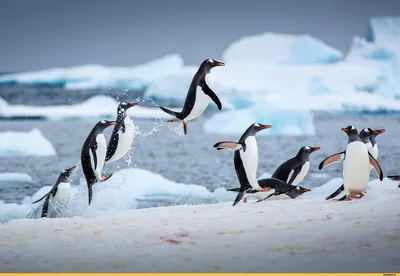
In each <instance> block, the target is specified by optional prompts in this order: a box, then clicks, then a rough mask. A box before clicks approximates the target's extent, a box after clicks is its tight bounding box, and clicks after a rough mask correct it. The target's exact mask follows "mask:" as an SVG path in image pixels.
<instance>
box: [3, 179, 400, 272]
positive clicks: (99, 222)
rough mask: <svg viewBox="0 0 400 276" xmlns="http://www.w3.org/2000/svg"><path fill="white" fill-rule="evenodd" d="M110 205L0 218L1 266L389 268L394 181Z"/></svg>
mask: <svg viewBox="0 0 400 276" xmlns="http://www.w3.org/2000/svg"><path fill="white" fill-rule="evenodd" d="M370 185H371V188H370V189H369V190H368V193H367V195H366V197H365V198H363V199H362V200H353V201H352V202H336V201H331V202H327V201H325V200H324V196H322V195H314V196H304V197H302V198H298V199H296V200H271V201H268V202H262V203H258V204H255V203H252V202H249V203H247V204H242V203H241V204H239V205H237V206H236V207H232V206H231V204H230V203H221V204H212V205H197V206H175V207H160V208H150V209H138V210H128V211H111V212H103V213H100V214H97V216H96V217H93V218H80V217H74V218H62V219H47V218H44V219H36V220H32V219H21V220H14V221H11V222H8V223H6V224H2V225H0V235H1V237H2V242H1V246H0V254H1V256H2V258H1V259H0V267H1V272H25V271H27V272H28V271H32V272H119V271H124V272H389V271H391V272H395V271H398V270H399V264H400V255H399V254H398V253H399V248H400V224H399V223H398V221H399V218H400V209H399V202H398V201H399V198H400V189H399V188H397V183H394V182H391V181H389V180H387V179H384V181H383V182H380V181H376V180H374V181H372V182H371V184H370Z"/></svg>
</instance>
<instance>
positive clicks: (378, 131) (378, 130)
mask: <svg viewBox="0 0 400 276" xmlns="http://www.w3.org/2000/svg"><path fill="white" fill-rule="evenodd" d="M384 132H385V130H384V129H377V130H375V131H372V134H376V135H379V134H381V133H384Z"/></svg>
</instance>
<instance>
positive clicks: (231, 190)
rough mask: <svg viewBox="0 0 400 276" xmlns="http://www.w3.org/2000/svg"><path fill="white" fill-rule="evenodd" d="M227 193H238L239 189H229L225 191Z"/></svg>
mask: <svg viewBox="0 0 400 276" xmlns="http://www.w3.org/2000/svg"><path fill="white" fill-rule="evenodd" d="M226 190H227V191H228V192H239V191H240V188H230V189H226Z"/></svg>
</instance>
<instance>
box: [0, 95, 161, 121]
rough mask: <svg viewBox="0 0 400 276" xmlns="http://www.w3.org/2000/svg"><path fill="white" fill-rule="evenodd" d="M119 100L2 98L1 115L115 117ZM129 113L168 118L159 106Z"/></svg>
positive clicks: (0, 103) (146, 116)
mask: <svg viewBox="0 0 400 276" xmlns="http://www.w3.org/2000/svg"><path fill="white" fill-rule="evenodd" d="M117 107H118V102H117V101H116V100H115V99H114V98H112V97H110V96H104V95H98V96H94V97H92V98H90V99H88V100H86V101H84V102H82V103H79V104H74V105H55V106H27V105H9V104H8V103H7V102H6V101H4V100H2V99H1V98H0V116H1V117H5V118H13V117H20V116H23V117H38V116H39V117H45V118H47V119H49V120H61V119H71V118H91V117H95V118H101V117H108V118H114V117H116V114H117ZM128 115H129V116H131V117H133V118H167V117H168V115H167V114H166V113H165V112H162V111H161V110H160V109H159V108H158V107H157V108H155V107H154V108H153V107H143V106H140V103H139V105H138V106H135V107H133V108H130V109H129V110H128Z"/></svg>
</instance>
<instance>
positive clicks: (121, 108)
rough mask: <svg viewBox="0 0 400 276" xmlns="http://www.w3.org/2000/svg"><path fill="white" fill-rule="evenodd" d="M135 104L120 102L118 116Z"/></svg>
mask: <svg viewBox="0 0 400 276" xmlns="http://www.w3.org/2000/svg"><path fill="white" fill-rule="evenodd" d="M136 105H137V103H126V102H122V103H120V104H119V105H118V115H119V114H121V113H124V112H125V111H126V110H128V109H129V108H131V107H133V106H136Z"/></svg>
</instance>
